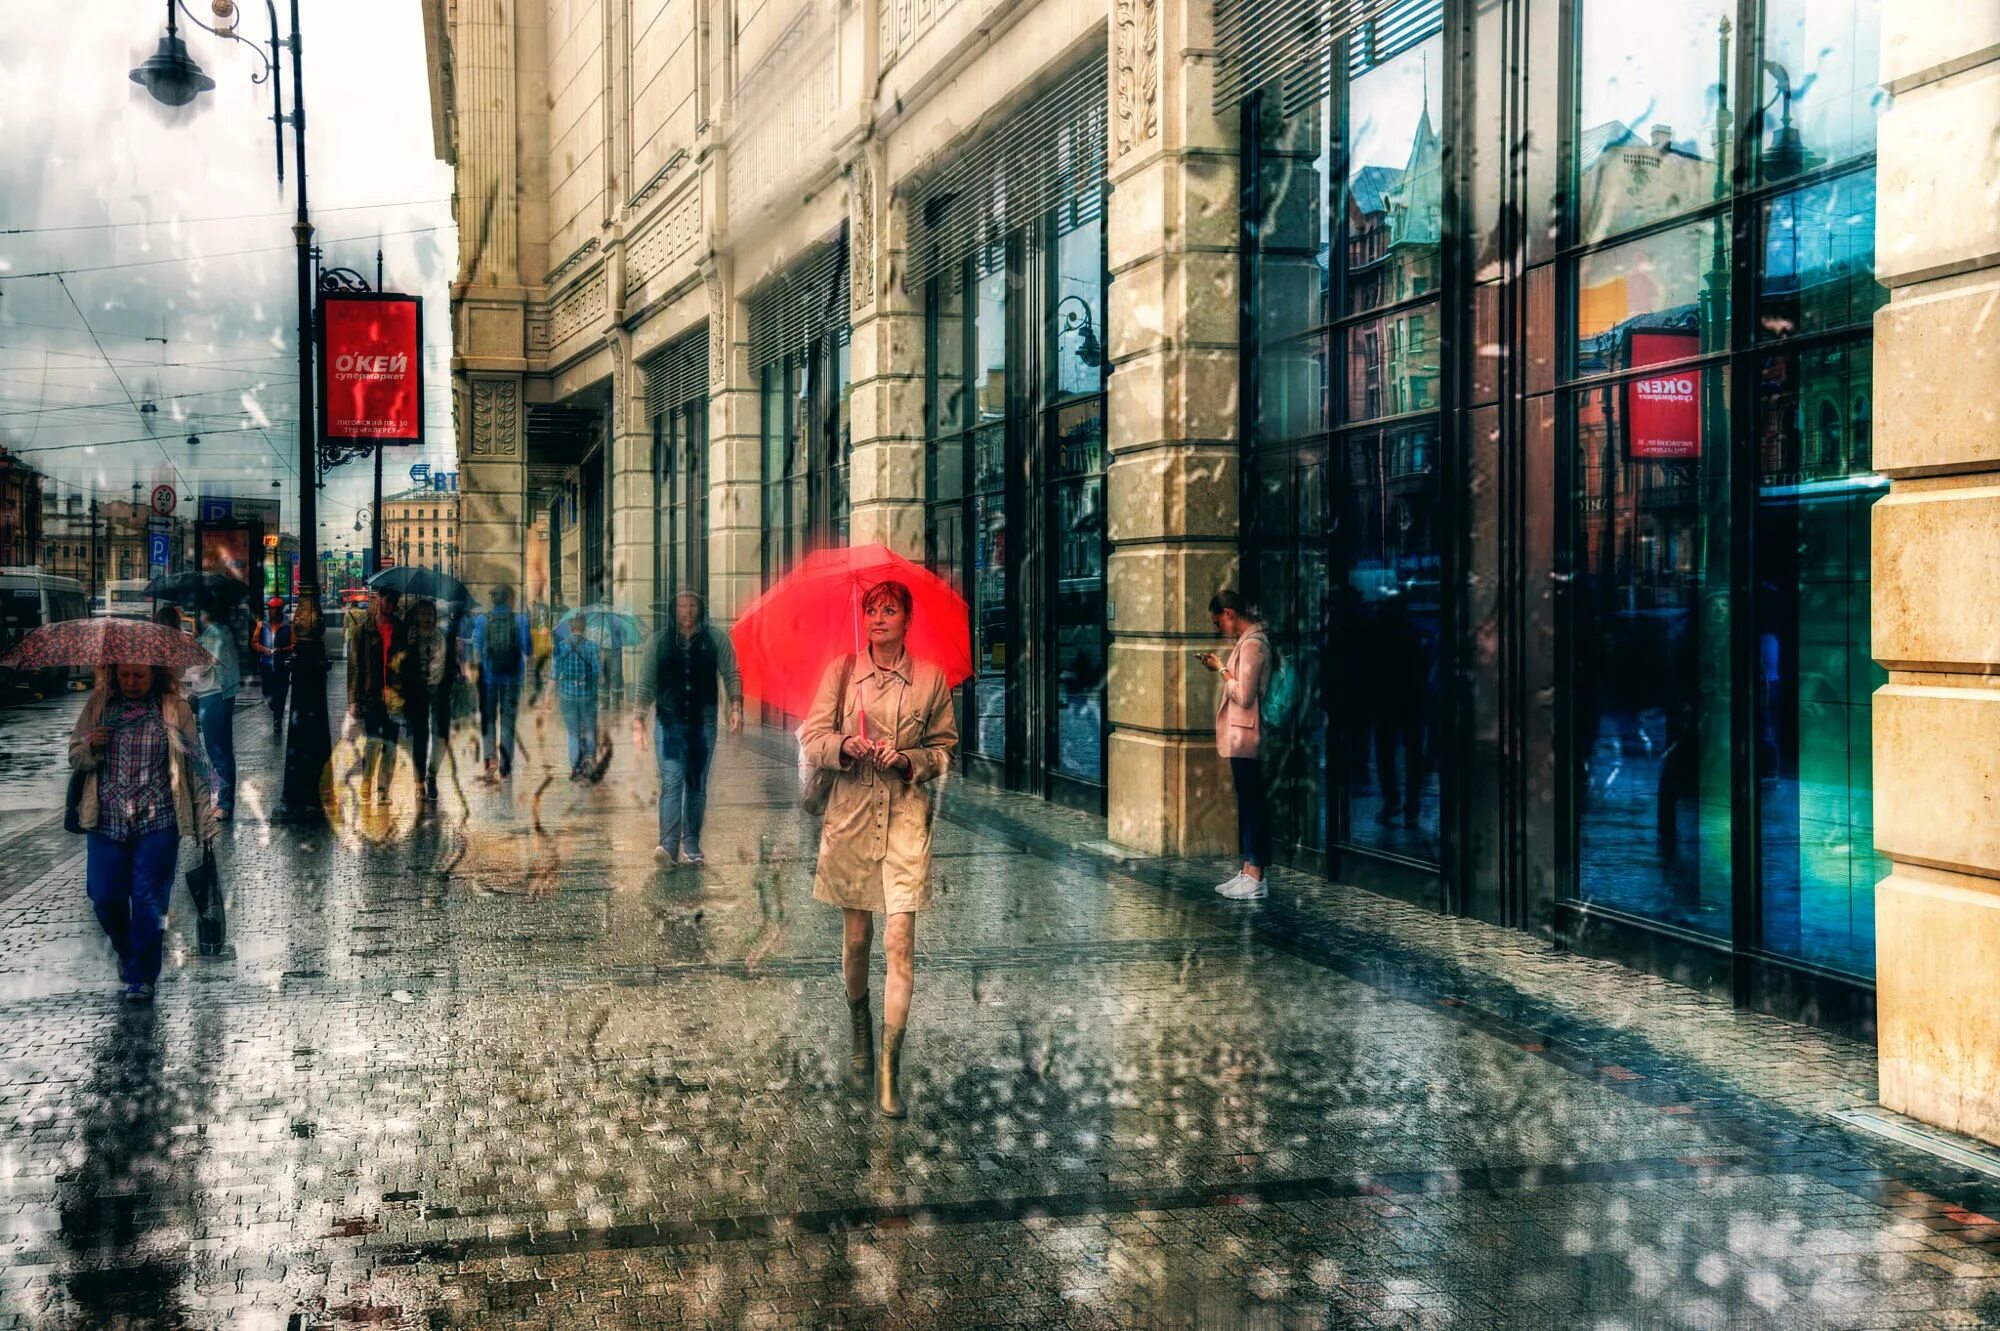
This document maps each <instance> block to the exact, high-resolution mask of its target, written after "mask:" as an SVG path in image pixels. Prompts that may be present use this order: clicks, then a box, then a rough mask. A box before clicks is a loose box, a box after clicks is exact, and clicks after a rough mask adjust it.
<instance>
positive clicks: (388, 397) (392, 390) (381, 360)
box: [319, 291, 424, 444]
mask: <svg viewBox="0 0 2000 1331" xmlns="http://www.w3.org/2000/svg"><path fill="white" fill-rule="evenodd" d="M422 309H423V306H422V302H421V301H419V300H418V299H417V297H415V296H401V295H392V294H388V293H384V292H372V291H370V292H346V291H331V292H325V293H323V294H322V295H321V296H320V307H319V331H320V343H319V346H320V359H319V384H320V422H321V425H320V430H321V433H322V434H323V435H324V436H325V437H326V438H327V439H329V440H334V441H337V442H351V443H378V444H420V443H422V442H423V438H424V374H423V365H424V356H423V316H422Z"/></svg>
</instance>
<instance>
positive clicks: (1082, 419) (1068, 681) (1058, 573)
mask: <svg viewBox="0 0 2000 1331" xmlns="http://www.w3.org/2000/svg"><path fill="white" fill-rule="evenodd" d="M1051 417H1052V418H1051V421H1050V426H1051V431H1052V435H1053V437H1052V438H1051V439H1050V440H1049V443H1050V445H1051V452H1050V454H1049V491H1050V493H1049V508H1050V540H1051V541H1052V542H1053V543H1054V545H1055V551H1054V564H1055V568H1054V573H1055V584H1056V585H1055V598H1054V600H1053V602H1052V603H1051V605H1050V620H1051V624H1050V628H1051V630H1052V635H1053V638H1054V642H1055V661H1054V668H1055V675H1056V678H1055V688H1054V690H1053V692H1054V694H1055V696H1054V697H1053V698H1052V700H1051V701H1052V702H1053V704H1054V710H1055V726H1054V730H1055V734H1054V736H1053V739H1052V748H1051V753H1050V766H1052V767H1053V768H1054V769H1055V770H1056V771H1058V772H1060V773H1062V774H1063V775H1065V776H1072V777H1076V778H1077V779H1079V780H1083V781H1102V780H1103V779H1104V674H1105V664H1106V654H1107V652H1108V650H1109V643H1108V641H1107V635H1106V633H1105V625H1104V540H1105V529H1104V519H1105V513H1104V404H1103V403H1102V402H1101V401H1097V400H1094V399H1093V400H1090V401H1084V402H1077V403H1073V404H1071V405H1069V406H1064V407H1060V408H1057V409H1056V410H1055V411H1054V412H1053V413H1051Z"/></svg>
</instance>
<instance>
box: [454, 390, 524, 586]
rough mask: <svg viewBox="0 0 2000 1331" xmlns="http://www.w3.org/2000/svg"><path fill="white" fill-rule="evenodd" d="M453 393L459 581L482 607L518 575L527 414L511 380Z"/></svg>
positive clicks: (521, 552)
mask: <svg viewBox="0 0 2000 1331" xmlns="http://www.w3.org/2000/svg"><path fill="white" fill-rule="evenodd" d="M459 392H460V404H459V413H458V416H459V421H460V430H461V434H460V440H461V446H462V454H461V456H460V458H459V467H458V489H459V500H458V557H459V566H460V568H461V569H462V570H463V572H462V573H461V574H460V577H461V578H462V579H463V581H464V582H465V583H466V585H467V586H469V587H471V588H472V589H473V591H474V592H475V593H477V594H478V595H479V596H480V598H481V599H482V600H484V599H485V595H486V592H487V591H488V590H489V589H490V588H491V587H492V585H493V584H494V583H496V582H506V583H511V584H513V585H514V586H516V587H519V586H520V585H521V582H522V579H523V578H524V576H525V574H526V568H525V564H524V550H525V541H524V537H525V534H526V525H527V495H526V485H527V472H526V468H525V466H524V463H525V461H526V454H527V449H526V437H525V430H524V423H525V413H526V410H527V409H526V407H525V406H523V404H522V401H521V376H520V375H518V374H513V375H488V374H475V375H467V376H465V384H464V387H463V388H461V389H460V390H459Z"/></svg>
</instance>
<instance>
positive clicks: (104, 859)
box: [69, 665, 216, 1003]
mask: <svg viewBox="0 0 2000 1331" xmlns="http://www.w3.org/2000/svg"><path fill="white" fill-rule="evenodd" d="M197 733H198V732H197V726H196V721H195V717H194V713H193V712H192V711H191V710H190V709H189V707H188V705H187V703H186V701H185V700H183V699H182V697H181V696H180V691H179V690H178V689H177V688H176V687H175V684H174V678H173V675H172V674H171V672H169V671H167V670H164V669H161V668H159V667H157V666H147V665H114V666H105V667H102V668H101V669H99V671H98V672H97V687H96V688H95V689H93V690H92V691H91V694H90V697H89V698H87V699H86V700H85V701H84V704H83V711H82V712H81V714H79V715H78V717H77V719H76V726H75V728H74V729H73V730H71V732H70V738H69V763H70V767H71V768H72V769H73V770H76V771H79V772H82V773H83V774H84V777H83V786H82V790H81V798H80V799H79V801H78V805H77V820H78V822H80V823H81V824H82V825H83V829H84V831H85V833H86V835H87V838H88V840H87V843H86V848H85V871H84V872H85V881H86V885H87V891H88V892H89V894H90V905H91V909H92V910H93V911H95V912H96V915H97V922H98V924H99V925H100V926H101V927H102V928H103V930H104V932H105V935H106V936H107V937H109V938H110V940H111V946H112V947H113V948H114V949H116V950H117V953H118V976H119V979H120V980H122V981H123V982H124V984H125V1000H126V1001H127V1002H128V1003H150V1002H152V1001H153V989H154V986H155V985H156V984H158V983H159V979H160V964H161V960H162V944H163V941H164V939H165V935H166V930H167V903H168V902H169V901H170V900H171V899H172V897H173V890H174V870H175V867H176V863H177V861H178V859H179V854H180V844H181V839H182V838H183V837H190V836H191V837H195V838H197V839H198V840H199V841H200V843H201V844H202V845H204V846H207V845H209V844H211V843H212V842H214V840H215V833H216V824H215V814H214V806H213V801H212V798H211V792H210V791H209V788H208V774H207V772H206V770H205V769H204V767H203V765H202V762H201V759H200V749H199V747H198V746H199V742H200V741H199V740H198V738H197Z"/></svg>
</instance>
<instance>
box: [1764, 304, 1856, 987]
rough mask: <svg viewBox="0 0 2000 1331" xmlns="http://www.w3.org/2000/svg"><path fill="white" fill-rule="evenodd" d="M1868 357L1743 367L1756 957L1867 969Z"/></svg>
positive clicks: (1812, 357)
mask: <svg viewBox="0 0 2000 1331" xmlns="http://www.w3.org/2000/svg"><path fill="white" fill-rule="evenodd" d="M1870 377H1871V376H1870V370H1869V348H1868V344H1867V343H1866V342H1864V341H1856V342H1853V343H1850V344H1847V345H1844V346H1837V347H1831V348H1825V349H1820V350H1814V351H1806V352H1799V353H1796V354H1791V355H1781V356H1769V357H1766V358H1764V360H1763V361H1762V362H1761V363H1760V365H1759V367H1758V434H1759V437H1758V440H1757V445H1758V447H1757V454H1758V459H1759V466H1758V476H1757V527H1756V542H1757V565H1756V567H1757V588H1756V600H1755V613H1756V632H1757V674H1756V679H1757V700H1756V701H1757V712H1756V715H1757V732H1756V734H1757V744H1756V771H1757V801H1758V822H1757V831H1758V861H1759V863H1758V867H1759V875H1758V876H1759V881H1760V884H1761V892H1762V930H1763V945H1764V947H1765V948H1766V949H1767V950H1769V951H1772V952H1777V953H1780V954H1782V955H1784V956H1789V957H1796V958H1799V959H1801V960H1805V961H1811V962H1815V963H1818V964H1820V965H1824V966H1830V967H1833V968H1835V969H1838V970H1844V971H1848V972H1850V973H1853V974H1858V975H1869V974H1872V973H1873V971H1874V968H1875V884H1876V883H1877V882H1878V881H1880V880H1881V879H1882V878H1884V877H1886V876H1887V875H1888V872H1889V864H1888V861H1887V860H1886V859H1885V858H1883V857H1882V856H1880V855H1878V854H1876V853H1875V847H1874V839H1875V837H1874V831H1875V815H1874V775H1873V765H1872V705H1873V700H1874V693H1875V690H1876V689H1877V688H1879V687H1880V686H1881V685H1882V684H1883V683H1884V682H1885V681H1886V679H1887V676H1886V675H1885V674H1884V672H1883V671H1882V669H1881V668H1880V667H1879V666H1877V665H1876V664H1875V662H1874V660H1873V659H1872V658H1871V657H1870V654H1869V627H1868V626H1869V584H1868V575H1869V568H1868V561H1869V530H1868V510H1869V508H1870V507H1871V506H1872V505H1873V504H1874V503H1875V501H1876V500H1877V499H1879V498H1881V497H1882V495H1883V494H1884V493H1886V492H1887V489H1888V485H1887V482H1886V481H1885V480H1883V478H1881V477H1879V476H1877V475H1875V474H1874V473H1873V471H1872V470H1871V469H1870V461H1869V454H1870V442H1871V441H1870V439H1869V420H1870V410H1869V405H1868V404H1869V396H1870Z"/></svg>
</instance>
